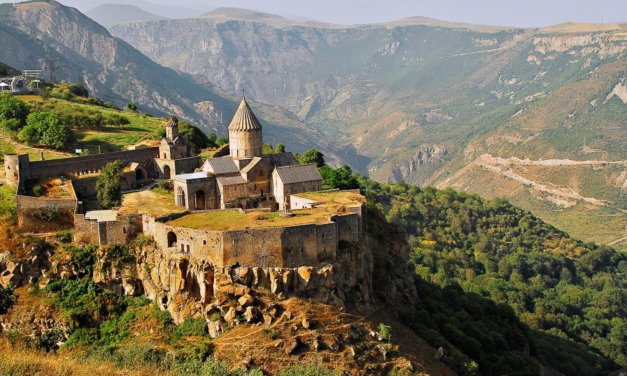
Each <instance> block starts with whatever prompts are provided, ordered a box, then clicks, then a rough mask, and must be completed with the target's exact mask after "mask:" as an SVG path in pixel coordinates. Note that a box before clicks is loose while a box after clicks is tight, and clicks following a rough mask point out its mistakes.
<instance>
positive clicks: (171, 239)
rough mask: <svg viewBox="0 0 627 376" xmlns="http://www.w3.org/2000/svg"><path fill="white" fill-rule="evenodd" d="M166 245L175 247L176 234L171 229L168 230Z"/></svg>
mask: <svg viewBox="0 0 627 376" xmlns="http://www.w3.org/2000/svg"><path fill="white" fill-rule="evenodd" d="M168 247H176V234H175V233H173V232H172V231H170V232H168Z"/></svg>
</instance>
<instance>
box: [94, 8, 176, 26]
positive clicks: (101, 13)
mask: <svg viewBox="0 0 627 376" xmlns="http://www.w3.org/2000/svg"><path fill="white" fill-rule="evenodd" d="M85 15H87V16H88V17H89V18H91V19H92V20H94V21H96V22H98V23H99V24H101V25H102V26H105V27H109V26H111V25H116V24H122V23H127V22H141V21H158V20H164V19H166V18H165V17H161V16H157V15H156V14H152V13H150V12H147V11H145V10H143V9H141V8H139V7H136V6H134V5H127V4H103V5H100V6H98V7H96V8H93V9H91V10H89V11H87V12H85Z"/></svg>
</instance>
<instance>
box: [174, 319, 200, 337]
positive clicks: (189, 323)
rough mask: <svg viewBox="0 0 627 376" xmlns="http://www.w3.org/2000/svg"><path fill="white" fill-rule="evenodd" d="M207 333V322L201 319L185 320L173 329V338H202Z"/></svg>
mask: <svg viewBox="0 0 627 376" xmlns="http://www.w3.org/2000/svg"><path fill="white" fill-rule="evenodd" d="M207 333H208V330H207V322H206V321H205V319H203V318H196V319H191V318H190V319H186V320H185V321H183V323H182V324H180V325H178V326H177V327H176V329H174V337H175V338H181V337H192V336H193V337H202V336H204V335H206V334H207Z"/></svg>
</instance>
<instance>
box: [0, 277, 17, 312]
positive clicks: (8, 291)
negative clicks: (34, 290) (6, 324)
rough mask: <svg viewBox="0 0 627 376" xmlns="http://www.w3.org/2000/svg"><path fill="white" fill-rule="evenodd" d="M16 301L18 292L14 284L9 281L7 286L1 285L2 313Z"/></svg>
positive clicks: (0, 309) (0, 308) (0, 301)
mask: <svg viewBox="0 0 627 376" xmlns="http://www.w3.org/2000/svg"><path fill="white" fill-rule="evenodd" d="M16 301H17V294H16V293H15V289H14V288H13V284H11V283H9V285H8V286H7V287H4V288H3V287H0V315H3V314H5V313H6V312H7V311H8V310H9V308H11V306H13V303H15V302H16Z"/></svg>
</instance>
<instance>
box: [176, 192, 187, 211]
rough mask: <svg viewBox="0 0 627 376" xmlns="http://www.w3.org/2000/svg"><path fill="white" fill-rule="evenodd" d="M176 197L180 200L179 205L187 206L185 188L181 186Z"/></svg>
mask: <svg viewBox="0 0 627 376" xmlns="http://www.w3.org/2000/svg"><path fill="white" fill-rule="evenodd" d="M176 197H177V200H176V201H177V202H178V206H183V207H185V191H184V190H183V188H181V187H179V190H178V192H177V193H176Z"/></svg>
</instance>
